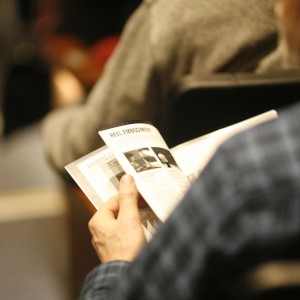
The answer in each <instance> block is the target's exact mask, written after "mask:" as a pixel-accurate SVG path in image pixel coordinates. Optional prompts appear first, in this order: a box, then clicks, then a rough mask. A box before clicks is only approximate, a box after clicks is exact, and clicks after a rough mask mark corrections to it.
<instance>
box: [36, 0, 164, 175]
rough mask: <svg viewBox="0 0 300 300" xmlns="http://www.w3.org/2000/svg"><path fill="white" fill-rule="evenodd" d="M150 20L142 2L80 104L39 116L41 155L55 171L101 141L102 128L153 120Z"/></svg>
mask: <svg viewBox="0 0 300 300" xmlns="http://www.w3.org/2000/svg"><path fill="white" fill-rule="evenodd" d="M149 23H150V20H149V16H148V7H147V5H146V4H145V3H143V4H142V5H141V6H140V7H139V8H138V9H137V11H136V12H135V13H134V14H133V15H132V17H131V18H130V20H129V21H128V23H127V25H126V27H125V28H124V32H123V34H122V37H121V40H120V42H119V44H118V46H117V49H116V50H115V52H114V54H113V55H112V57H111V59H110V60H109V62H108V63H107V65H106V68H105V70H104V73H103V75H102V77H101V78H100V79H99V80H98V82H97V83H96V85H95V86H94V88H93V90H92V91H91V93H90V94H89V96H88V98H87V100H86V102H85V104H83V105H79V106H74V107H67V108H63V109H58V110H56V111H53V112H52V113H50V114H49V115H48V116H46V118H45V119H44V120H43V123H42V137H43V142H44V147H45V151H46V155H47V157H48V159H49V161H50V163H51V164H52V165H53V166H54V167H55V169H57V170H58V171H60V172H63V173H64V166H65V165H66V164H68V163H70V162H72V161H74V160H75V159H78V158H79V157H81V156H83V155H85V154H87V153H89V152H91V151H92V150H95V149H96V148H98V147H100V146H101V139H100V137H98V134H97V132H98V130H99V129H100V128H101V127H103V126H107V125H110V124H114V123H118V122H123V121H128V120H133V119H145V120H148V121H153V115H154V111H156V110H157V108H156V106H157V103H159V99H158V97H159V94H160V93H158V92H157V89H156V87H155V83H154V79H153V77H154V63H153V60H152V55H151V47H150V45H149V43H150V42H149V36H148V35H149V26H150V25H149ZM64 174H65V173H64Z"/></svg>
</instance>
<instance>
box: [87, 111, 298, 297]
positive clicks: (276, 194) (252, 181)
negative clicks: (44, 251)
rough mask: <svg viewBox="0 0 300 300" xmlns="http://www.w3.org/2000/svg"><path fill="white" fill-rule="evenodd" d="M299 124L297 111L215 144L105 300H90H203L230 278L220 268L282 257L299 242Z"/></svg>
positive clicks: (242, 266) (241, 267)
mask: <svg viewBox="0 0 300 300" xmlns="http://www.w3.org/2000/svg"><path fill="white" fill-rule="evenodd" d="M299 120H300V106H299V105H298V106H294V107H292V108H291V109H289V110H287V111H286V112H283V113H282V114H280V118H279V120H276V121H272V122H269V123H267V124H263V125H260V126H258V127H256V128H253V129H250V130H249V131H247V132H244V133H242V134H239V135H237V136H236V137H234V138H233V139H231V140H229V141H228V142H226V143H225V144H224V145H222V146H221V147H220V149H219V150H218V151H217V153H216V155H215V156H214V157H213V159H212V160H211V162H210V163H209V165H208V166H207V168H206V169H205V170H204V172H203V173H202V174H201V176H200V177H199V178H198V179H197V180H196V181H195V183H194V184H193V186H192V188H191V189H190V190H189V192H188V193H187V195H186V196H185V198H184V199H183V201H182V202H181V204H180V205H179V206H178V207H177V208H176V209H175V211H174V212H173V214H172V215H171V216H170V218H169V219H168V220H167V221H166V223H164V224H163V225H162V226H161V227H160V228H159V230H158V232H157V233H156V235H155V236H154V238H153V239H152V240H151V241H150V243H149V244H148V245H147V246H146V247H145V248H144V249H143V251H142V253H141V254H140V255H139V257H138V258H137V260H136V261H135V262H134V263H133V264H132V265H131V266H130V267H129V268H128V269H127V271H126V276H120V277H119V279H118V281H119V282H118V284H117V286H116V289H114V290H113V291H111V294H110V295H111V297H112V298H101V297H99V298H90V299H124V300H125V299H128V300H129V299H130V300H135V299H136V300H137V299H139V300H140V299H143V300H146V299H152V300H160V299H178V300H179V299H180V300H181V299H182V300H185V299H207V298H208V295H212V294H213V293H216V290H218V288H216V286H218V287H219V286H221V285H222V284H224V282H227V283H228V282H230V281H231V280H232V278H233V276H234V275H233V273H232V272H229V273H228V274H227V273H226V272H225V271H224V270H223V269H224V268H223V267H224V266H225V265H226V264H225V263H224V262H225V261H227V260H229V261H230V259H232V258H235V257H239V256H240V259H239V260H238V263H237V262H235V263H234V261H235V260H232V262H233V263H231V264H230V270H235V269H237V270H241V269H243V268H244V267H246V266H247V265H249V262H251V263H253V264H254V263H255V260H258V256H259V255H258V253H264V255H263V258H264V259H265V258H266V257H268V258H269V259H271V258H273V259H276V258H281V257H283V256H285V255H290V254H291V253H290V252H289V251H290V249H289V247H287V245H288V244H287V243H288V242H289V241H290V240H293V238H295V237H299V236H300V218H299V215H300V201H299V195H300V143H299V138H300V121H299ZM251 248H255V249H256V250H255V251H254V252H253V253H255V255H250V254H249V253H252V252H249V251H250V250H249V249H251ZM269 249H273V250H272V251H269ZM247 251H248V252H247ZM264 251H265V252H264ZM297 251H298V253H300V249H299V247H298V248H297ZM243 253H248V254H245V255H244V256H243V255H242V254H243ZM253 253H252V254H253ZM103 276H104V275H101V276H100V277H102V280H103ZM100 277H99V279H100ZM217 278H219V282H216V280H217ZM209 280H211V281H212V282H210V281H209ZM224 285H225V284H224ZM211 287H212V288H211ZM87 299H89V298H87Z"/></svg>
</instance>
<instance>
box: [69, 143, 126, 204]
mask: <svg viewBox="0 0 300 300" xmlns="http://www.w3.org/2000/svg"><path fill="white" fill-rule="evenodd" d="M65 168H66V170H67V171H68V172H69V174H70V175H71V176H72V178H73V179H74V180H75V182H76V183H77V184H78V186H79V187H80V188H81V189H82V191H83V192H84V193H85V194H86V196H87V197H88V198H89V200H90V201H91V202H92V203H93V205H94V206H95V207H96V208H97V209H99V208H100V207H101V205H102V204H103V203H105V202H106V201H107V200H108V199H109V198H110V197H112V196H114V195H116V194H117V192H118V189H119V180H120V178H121V177H122V175H123V174H124V170H123V169H122V167H121V166H120V164H119V163H118V161H117V160H116V159H115V157H114V155H113V154H112V152H111V151H110V150H109V149H108V148H107V147H106V146H105V147H102V148H100V149H98V150H95V151H93V152H91V153H90V154H88V155H86V156H84V157H82V158H80V159H78V160H76V161H74V162H72V163H70V164H69V165H67V166H66V167H65Z"/></svg>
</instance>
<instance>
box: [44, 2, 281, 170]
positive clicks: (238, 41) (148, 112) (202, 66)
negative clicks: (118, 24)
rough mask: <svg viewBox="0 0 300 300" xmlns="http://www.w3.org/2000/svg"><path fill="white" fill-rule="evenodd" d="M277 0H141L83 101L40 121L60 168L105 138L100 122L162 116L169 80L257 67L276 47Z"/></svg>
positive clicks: (49, 152)
mask: <svg viewBox="0 0 300 300" xmlns="http://www.w3.org/2000/svg"><path fill="white" fill-rule="evenodd" d="M275 2H276V0H247V1H245V0H144V2H143V3H142V4H141V6H140V7H139V8H138V9H137V10H136V12H135V13H134V14H133V15H132V16H131V18H130V19H129V21H128V23H127V25H126V27H125V29H124V32H123V34H122V37H121V41H120V43H119V45H118V47H117V49H116V51H115V52H114V54H113V55H112V57H111V59H110V60H109V63H108V64H107V66H106V69H105V70H104V73H103V75H102V77H101V78H100V79H99V80H98V82H97V83H96V85H95V87H94V88H93V90H92V92H91V93H90V95H89V96H88V99H87V101H86V104H84V105H80V106H76V107H72V108H65V109H59V110H57V111H54V112H52V113H50V114H49V115H48V116H47V117H46V118H45V120H44V121H43V126H42V133H43V140H44V144H45V149H46V153H47V156H48V158H49V160H50V161H51V162H52V164H53V165H54V167H55V168H56V169H57V170H58V171H61V172H62V171H63V170H64V166H65V165H66V164H68V163H70V162H71V161H73V160H75V159H77V158H79V157H81V156H83V155H85V154H87V153H88V152H90V151H92V150H94V149H96V148H97V147H99V146H100V145H101V141H100V137H99V136H98V134H97V132H98V129H100V128H101V127H103V126H106V125H109V124H113V123H118V122H121V121H126V120H132V119H144V120H149V121H151V122H153V123H154V124H156V123H157V121H158V115H159V111H160V109H161V106H162V104H163V103H164V101H165V100H166V95H167V92H168V89H169V87H170V86H171V85H172V84H173V83H174V82H175V81H177V80H178V79H179V78H181V77H182V76H183V75H186V74H192V73H200V72H202V73H212V72H236V71H254V70H256V69H257V67H258V65H259V63H260V62H261V60H262V59H263V58H264V57H266V56H268V55H269V54H270V53H271V52H272V51H273V50H274V49H275V47H276V32H277V30H276V22H275V16H274V9H273V7H274V4H275Z"/></svg>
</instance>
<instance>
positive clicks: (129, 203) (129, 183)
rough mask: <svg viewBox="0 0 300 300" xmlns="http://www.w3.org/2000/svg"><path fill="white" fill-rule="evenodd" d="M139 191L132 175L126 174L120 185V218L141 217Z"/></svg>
mask: <svg viewBox="0 0 300 300" xmlns="http://www.w3.org/2000/svg"><path fill="white" fill-rule="evenodd" d="M138 199H139V192H138V190H137V187H136V184H135V182H134V179H133V177H132V176H131V175H128V174H125V175H124V176H123V177H122V178H121V180H120V187H119V215H118V217H119V218H126V219H132V218H138V219H139V218H140V215H139V210H138Z"/></svg>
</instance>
